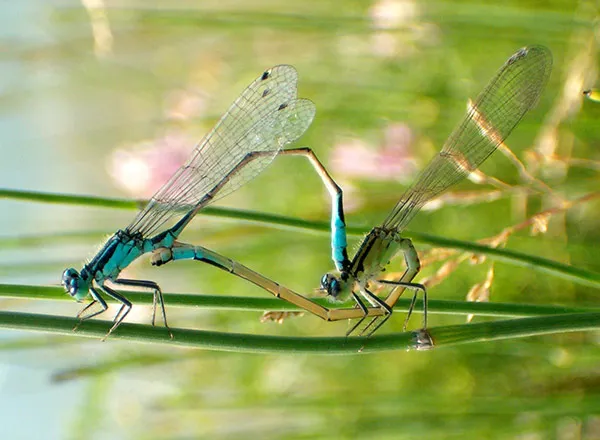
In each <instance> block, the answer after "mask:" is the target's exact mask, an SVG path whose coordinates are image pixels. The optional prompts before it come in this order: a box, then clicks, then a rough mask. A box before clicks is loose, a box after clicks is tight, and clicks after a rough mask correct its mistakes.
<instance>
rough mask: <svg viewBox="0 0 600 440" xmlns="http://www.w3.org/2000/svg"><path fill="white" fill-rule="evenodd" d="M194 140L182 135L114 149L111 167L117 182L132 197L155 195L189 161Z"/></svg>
mask: <svg viewBox="0 0 600 440" xmlns="http://www.w3.org/2000/svg"><path fill="white" fill-rule="evenodd" d="M194 146H195V142H194V141H191V140H190V139H189V138H187V137H185V136H183V135H181V134H179V133H171V134H168V135H167V136H165V137H163V138H161V139H156V140H150V141H144V142H140V143H139V144H135V145H130V146H127V147H124V148H120V149H118V150H115V151H114V152H113V154H112V155H111V158H110V163H109V164H108V169H109V173H110V175H111V177H112V178H113V179H114V181H115V182H116V183H117V184H118V185H119V186H120V187H121V188H123V189H124V190H125V191H127V192H128V193H129V194H130V195H131V196H133V197H150V196H152V195H153V194H154V193H155V192H156V191H157V190H158V189H159V188H160V187H161V186H162V185H163V184H164V183H165V182H166V181H167V180H168V179H169V178H170V177H171V176H172V175H173V173H174V172H175V171H176V170H177V169H178V168H179V167H180V166H181V165H183V163H184V162H185V161H186V159H187V158H188V156H189V155H190V152H191V150H192V149H193V148H194Z"/></svg>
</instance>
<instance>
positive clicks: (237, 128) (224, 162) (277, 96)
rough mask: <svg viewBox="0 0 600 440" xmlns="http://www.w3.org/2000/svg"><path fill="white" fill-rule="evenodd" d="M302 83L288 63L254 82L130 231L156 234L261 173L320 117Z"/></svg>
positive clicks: (143, 211) (153, 198) (143, 234)
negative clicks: (300, 90) (300, 89)
mask: <svg viewBox="0 0 600 440" xmlns="http://www.w3.org/2000/svg"><path fill="white" fill-rule="evenodd" d="M297 84H298V74H297V72H296V69H294V67H292V66H287V65H281V66H275V67H273V68H272V69H269V70H267V71H265V72H264V73H263V74H262V75H261V76H260V77H258V78H257V79H256V80H254V81H253V82H252V84H250V85H249V86H248V88H246V90H244V92H243V93H242V94H241V95H240V97H239V98H237V99H236V100H235V102H234V103H233V104H232V105H231V107H230V108H229V110H227V112H226V113H225V114H224V115H223V117H222V118H221V120H220V121H219V122H218V123H217V125H216V126H215V127H214V128H213V130H212V131H211V132H210V133H209V134H208V135H207V136H206V137H205V138H204V139H203V140H202V141H201V142H200V143H199V144H198V146H197V147H196V148H195V149H194V151H193V152H192V155H191V157H190V158H189V160H188V161H187V163H185V164H184V165H183V166H182V167H181V168H179V170H177V172H176V173H175V174H174V175H173V176H172V177H171V179H170V180H169V181H168V182H167V183H166V184H165V185H163V187H162V188H160V189H159V190H158V191H157V193H156V194H155V195H154V196H153V197H152V199H151V200H150V202H149V203H148V205H147V206H146V207H145V209H144V210H142V211H141V212H140V213H139V214H138V215H137V217H136V218H135V219H134V220H133V222H132V223H131V224H130V225H129V227H128V228H127V231H128V232H129V233H132V234H135V233H141V234H142V236H144V237H147V236H150V235H154V234H156V233H158V232H160V230H164V229H166V228H164V225H165V224H166V223H167V222H169V220H172V219H173V217H175V216H178V217H181V216H182V215H184V214H186V213H187V212H189V211H190V210H197V209H199V208H200V207H202V206H205V205H207V204H209V203H211V202H213V201H215V200H218V199H220V198H222V197H225V196H226V195H227V194H230V193H231V192H233V191H235V190H236V189H238V188H239V187H240V186H242V185H244V184H245V183H247V182H248V181H250V180H251V179H253V178H254V177H256V175H258V174H259V173H260V172H261V171H262V170H263V169H264V168H265V167H266V166H267V165H269V163H270V162H271V161H272V160H273V158H274V157H275V155H276V154H277V152H278V151H279V150H280V149H281V148H283V147H284V146H285V145H286V144H288V143H290V142H293V141H295V140H296V139H297V138H299V137H300V136H302V134H303V133H304V132H305V131H306V130H307V129H308V127H309V126H310V124H311V122H312V120H313V118H314V115H315V106H314V104H313V103H312V102H311V101H309V100H306V99H297ZM254 153H258V154H254ZM170 223H172V222H169V224H170ZM161 227H163V229H160V228H161Z"/></svg>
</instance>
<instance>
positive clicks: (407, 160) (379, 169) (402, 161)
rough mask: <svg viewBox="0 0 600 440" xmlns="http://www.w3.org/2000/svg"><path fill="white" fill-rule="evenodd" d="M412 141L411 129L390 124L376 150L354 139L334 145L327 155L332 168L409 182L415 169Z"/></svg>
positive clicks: (354, 174)
mask: <svg viewBox="0 0 600 440" xmlns="http://www.w3.org/2000/svg"><path fill="white" fill-rule="evenodd" d="M412 142H413V135H412V131H411V129H410V128H409V127H408V126H407V125H406V124H403V123H396V124H390V125H389V126H388V127H387V128H386V129H385V132H384V140H383V145H382V146H381V147H380V148H378V149H377V148H373V147H371V146H369V145H368V144H367V143H365V142H364V141H361V140H358V139H355V140H352V141H349V142H345V143H340V144H338V145H336V146H335V147H334V148H333V153H332V156H331V163H332V167H331V168H332V171H333V173H334V174H335V175H341V176H345V177H354V178H356V177H358V178H362V179H366V180H397V181H401V182H406V181H410V180H411V178H412V177H413V175H414V172H415V170H416V164H415V160H414V158H413V155H412V150H411V145H412Z"/></svg>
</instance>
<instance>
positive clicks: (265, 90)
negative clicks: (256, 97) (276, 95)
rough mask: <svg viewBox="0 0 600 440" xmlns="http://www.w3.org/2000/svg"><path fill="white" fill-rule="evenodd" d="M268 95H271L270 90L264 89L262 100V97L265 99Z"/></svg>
mask: <svg viewBox="0 0 600 440" xmlns="http://www.w3.org/2000/svg"><path fill="white" fill-rule="evenodd" d="M269 93H271V90H270V89H264V90H263V94H262V97H263V98H264V97H265V96H267V95H268V94H269Z"/></svg>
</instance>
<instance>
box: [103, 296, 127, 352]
mask: <svg viewBox="0 0 600 440" xmlns="http://www.w3.org/2000/svg"><path fill="white" fill-rule="evenodd" d="M100 288H101V289H102V291H103V292H104V293H106V294H107V295H108V296H110V297H111V298H112V299H114V300H115V301H118V302H120V303H121V308H120V309H119V311H118V312H117V314H116V315H115V319H114V320H113V325H112V327H111V328H110V330H108V333H107V334H106V335H105V336H104V338H102V340H103V341H104V340H106V338H108V336H109V335H110V334H111V333H112V332H113V330H114V329H116V328H117V327H118V326H119V325H121V323H122V322H123V320H124V319H125V317H126V316H127V315H128V314H129V312H130V311H131V302H129V300H128V299H127V298H125V297H124V296H123V295H121V294H120V293H118V292H116V291H114V290H113V289H111V288H110V287H108V286H104V285H103V286H100Z"/></svg>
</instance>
